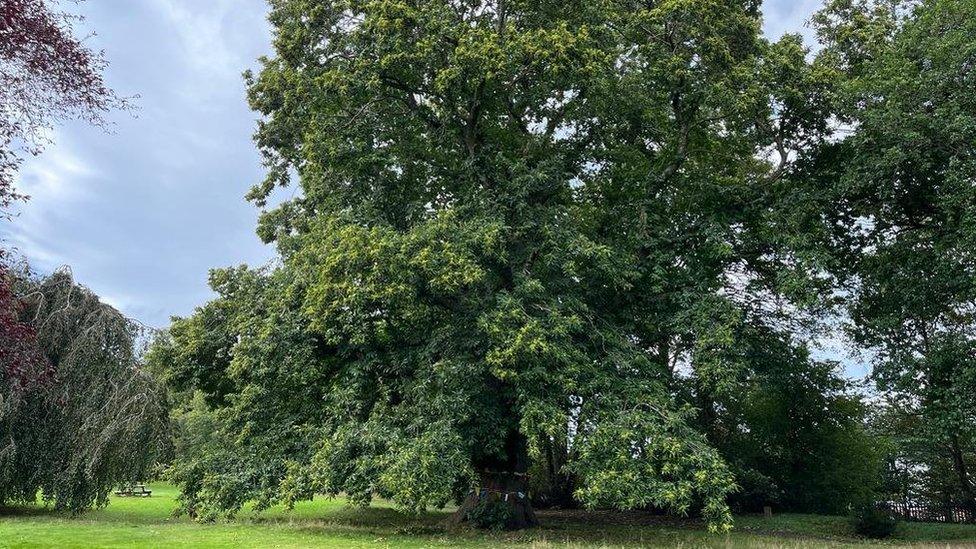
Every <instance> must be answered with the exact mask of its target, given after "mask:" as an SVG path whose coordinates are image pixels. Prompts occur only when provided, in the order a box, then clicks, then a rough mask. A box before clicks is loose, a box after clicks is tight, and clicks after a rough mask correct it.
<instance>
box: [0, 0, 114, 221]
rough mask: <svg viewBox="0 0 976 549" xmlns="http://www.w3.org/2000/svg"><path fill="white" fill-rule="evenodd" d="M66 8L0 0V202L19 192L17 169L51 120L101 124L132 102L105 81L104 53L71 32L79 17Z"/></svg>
mask: <svg viewBox="0 0 976 549" xmlns="http://www.w3.org/2000/svg"><path fill="white" fill-rule="evenodd" d="M75 3H77V2H75ZM64 7H65V6H63V5H62V3H61V2H60V1H59V0H0V209H3V208H6V207H7V206H10V204H11V201H12V200H16V199H17V198H18V197H19V195H18V194H17V193H16V192H15V190H14V187H13V179H14V175H15V173H16V170H17V168H18V166H19V165H20V163H21V161H22V159H23V156H24V155H25V154H28V155H36V154H39V153H40V151H41V150H42V149H43V147H44V145H45V144H46V143H47V142H48V140H49V139H50V137H49V130H50V129H51V128H52V127H53V125H54V124H56V123H58V122H62V121H64V120H68V119H81V120H85V121H87V122H89V123H91V124H93V125H95V126H99V127H106V126H107V120H106V119H105V115H106V114H107V113H108V112H110V111H112V110H117V109H123V110H124V109H128V108H129V107H130V103H129V101H128V99H127V98H124V97H120V96H119V95H117V94H116V93H115V92H114V91H113V90H112V89H111V88H109V87H108V86H107V85H106V83H105V79H104V76H103V71H104V69H105V66H106V63H105V58H104V56H103V55H102V52H100V51H94V50H92V49H90V48H89V47H87V46H86V44H85V42H84V39H85V38H86V36H84V35H79V34H78V33H77V32H76V28H75V27H76V26H77V25H78V24H79V23H81V22H82V21H83V19H82V17H81V16H79V15H74V14H72V13H69V12H67V11H65V10H64V9H63V8H64Z"/></svg>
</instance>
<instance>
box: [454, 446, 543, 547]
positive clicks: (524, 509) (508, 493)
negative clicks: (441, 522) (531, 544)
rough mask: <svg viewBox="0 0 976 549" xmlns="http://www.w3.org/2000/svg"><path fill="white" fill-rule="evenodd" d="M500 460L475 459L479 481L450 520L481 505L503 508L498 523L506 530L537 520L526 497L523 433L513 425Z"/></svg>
mask: <svg viewBox="0 0 976 549" xmlns="http://www.w3.org/2000/svg"><path fill="white" fill-rule="evenodd" d="M505 449H506V452H505V454H506V456H505V459H504V460H492V462H490V463H480V464H479V463H476V464H475V465H476V466H479V467H482V468H483V470H482V472H481V473H480V478H479V484H478V486H476V487H474V488H473V489H472V490H471V492H469V493H468V495H467V496H465V498H464V501H463V502H462V503H461V506H460V507H459V508H458V510H457V512H456V513H454V516H453V517H452V522H453V523H454V524H461V523H463V522H468V521H470V520H471V519H472V513H475V515H477V514H478V511H477V510H478V509H479V508H481V507H487V506H492V507H496V508H500V509H507V512H506V513H505V521H504V524H503V525H502V526H503V527H504V528H505V529H506V530H520V529H523V528H530V527H532V526H536V525H538V524H539V520H538V519H537V518H536V516H535V511H533V509H532V502H531V499H530V497H529V483H528V480H529V477H528V467H529V453H528V443H527V441H526V439H525V436H524V435H522V433H520V432H518V430H517V429H513V430H512V432H511V433H510V434H509V436H508V440H506V441H505Z"/></svg>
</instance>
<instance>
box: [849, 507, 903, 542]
mask: <svg viewBox="0 0 976 549" xmlns="http://www.w3.org/2000/svg"><path fill="white" fill-rule="evenodd" d="M851 523H852V525H853V527H854V532H855V533H857V535H859V536H864V537H866V538H873V539H884V538H887V537H889V536H891V535H892V534H894V533H895V528H896V527H897V526H898V518H897V517H896V516H895V515H894V513H892V512H891V509H889V508H888V506H886V505H883V504H874V503H871V504H867V505H862V506H860V507H857V508H855V509H854V513H853V514H852V516H851Z"/></svg>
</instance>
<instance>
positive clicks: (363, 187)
mask: <svg viewBox="0 0 976 549" xmlns="http://www.w3.org/2000/svg"><path fill="white" fill-rule="evenodd" d="M270 20H271V23H272V25H273V29H274V45H275V55H274V56H273V57H271V58H268V59H264V60H262V65H263V67H262V69H261V71H260V72H259V73H257V74H250V75H248V76H247V80H248V84H249V97H250V101H251V105H252V107H253V108H254V109H255V110H256V111H258V112H259V113H261V114H262V119H261V121H260V123H259V128H258V131H257V134H256V141H257V143H258V146H259V147H260V149H261V151H262V153H263V154H264V156H265V159H266V164H267V167H268V177H267V179H266V180H265V181H264V182H263V183H261V184H259V185H257V186H256V187H254V189H252V191H251V193H250V194H249V198H250V199H252V200H253V201H255V202H256V203H257V204H258V205H261V206H265V205H266V204H267V203H268V200H269V197H270V196H271V194H272V192H273V190H274V188H275V187H276V186H279V185H293V184H296V183H294V182H297V185H298V186H299V188H300V190H301V192H300V193H299V194H298V196H296V197H295V198H293V199H290V200H287V201H285V202H283V203H280V204H277V205H275V206H274V207H273V208H272V209H270V210H269V211H267V212H266V213H265V214H264V215H262V218H261V221H260V223H259V229H258V231H259V234H260V235H261V236H262V238H264V239H265V240H267V241H269V242H275V243H276V244H277V247H278V250H279V251H280V254H281V263H280V265H278V266H276V267H273V268H270V269H263V270H250V269H246V268H238V269H225V270H218V271H215V272H214V273H213V274H212V277H211V284H212V287H213V288H214V289H215V291H217V293H218V294H219V297H218V298H217V299H216V300H214V301H212V302H211V303H208V304H207V305H205V306H203V307H201V308H200V309H199V310H198V311H197V312H196V313H195V314H194V315H193V316H191V317H189V318H186V319H177V320H176V321H174V324H173V326H172V327H171V330H170V332H169V337H168V338H166V339H164V340H163V341H161V342H160V343H159V345H158V346H157V347H156V348H155V349H154V351H153V355H152V361H153V363H154V364H159V365H160V366H159V368H160V369H161V370H162V371H165V372H166V374H165V375H166V376H167V377H168V378H169V380H170V382H171V383H172V384H173V386H174V387H175V388H176V389H177V390H180V391H188V392H192V391H197V392H198V395H199V399H195V398H194V399H191V398H189V397H188V398H187V400H186V402H187V406H188V408H187V410H188V411H187V415H186V416H185V417H186V423H185V425H184V427H185V429H186V430H187V432H188V433H193V432H196V433H197V435H192V434H191V435H187V437H188V438H187V448H188V453H187V455H186V456H185V457H183V458H180V459H178V460H177V463H176V464H175V465H174V477H175V478H177V479H178V480H179V481H180V484H181V488H183V496H182V497H183V498H184V499H183V503H184V507H185V508H186V510H188V511H190V512H193V513H197V514H201V515H203V516H214V515H216V514H219V513H222V512H233V511H235V510H236V509H239V508H240V507H241V505H242V504H243V503H244V502H245V501H247V500H251V499H254V500H257V501H259V502H262V504H270V503H272V502H275V501H293V500H295V499H297V498H307V497H310V496H311V495H312V494H313V493H327V494H339V493H345V494H347V495H348V496H349V497H350V498H351V499H352V500H353V501H356V502H360V503H366V502H368V501H369V499H370V498H371V497H372V496H373V495H374V494H379V495H382V496H386V497H390V498H392V499H393V500H394V501H395V502H397V503H399V504H400V505H402V506H404V507H406V508H409V509H420V508H423V507H427V506H440V505H443V504H444V503H446V502H447V501H448V500H450V499H452V498H461V497H462V496H463V495H464V494H465V493H466V492H467V491H468V490H469V488H470V486H471V485H472V483H474V484H479V485H480V486H481V487H482V488H484V487H486V486H487V487H489V488H490V489H494V490H498V487H497V486H495V485H494V484H492V481H491V480H490V479H489V478H486V475H493V474H498V473H505V474H509V475H515V476H516V478H521V477H519V475H522V474H524V473H526V472H527V471H528V470H529V469H530V468H531V467H533V464H538V463H539V462H541V461H543V460H544V459H545V456H547V455H552V452H551V450H552V448H553V447H555V448H558V449H559V453H560V454H561V455H560V460H561V461H562V462H564V465H563V466H561V467H559V469H560V471H561V472H564V473H568V474H571V475H572V477H573V479H574V480H573V483H574V488H575V489H574V490H573V496H574V497H575V498H576V499H577V500H578V501H581V502H583V503H584V504H587V505H591V506H611V507H616V508H624V509H626V508H637V507H647V506H656V507H660V508H665V509H670V510H672V511H674V512H679V513H684V512H689V511H690V510H693V509H694V510H701V511H702V512H703V513H704V515H705V517H706V518H707V519H708V521H709V524H710V526H711V527H712V528H714V529H724V528H727V527H728V526H729V525H730V514H729V509H728V506H727V503H726V496H727V495H728V494H729V493H730V492H731V491H732V490H733V489H734V488H735V487H736V484H735V480H734V479H733V476H732V474H731V472H730V469H729V467H728V465H727V463H726V460H725V459H723V457H722V456H721V455H720V453H719V451H717V450H716V448H715V446H714V445H713V444H710V442H709V433H713V432H715V429H717V423H718V418H717V413H718V412H719V411H720V410H719V408H720V406H719V405H717V404H716V402H717V401H718V399H720V398H722V395H727V394H730V392H732V391H734V390H735V389H736V388H737V387H739V386H740V385H739V383H741V382H742V380H744V379H746V378H748V377H749V374H748V372H749V371H752V368H755V367H757V363H755V362H753V360H755V359H756V358H757V357H758V354H759V353H756V352H754V351H755V350H756V349H757V348H758V347H756V346H757V345H761V344H762V342H763V340H764V338H766V339H768V340H770V341H778V342H779V344H780V345H785V346H786V348H794V347H795V348H796V349H798V351H797V352H799V353H800V356H803V357H805V356H806V355H805V354H804V353H803V351H802V346H803V343H802V339H797V338H794V337H792V336H791V334H790V332H789V331H787V329H788V328H791V329H792V328H796V329H799V327H800V326H808V325H810V323H809V322H808V320H809V318H808V316H807V315H806V314H805V313H804V311H807V312H808V311H810V310H812V307H814V306H817V305H819V300H817V299H815V296H816V295H817V294H816V291H817V289H819V288H820V287H821V286H822V284H823V280H822V277H818V276H816V274H817V273H816V272H815V269H814V266H811V265H809V263H808V257H805V256H803V255H800V254H798V253H796V251H795V246H793V242H792V238H791V237H790V234H791V232H792V231H791V230H792V229H793V228H794V227H792V226H791V225H790V224H791V223H793V222H794V220H795V218H794V217H793V216H791V215H786V214H785V213H784V204H785V203H786V201H785V199H784V193H786V192H788V191H790V189H788V188H787V187H786V184H785V180H784V178H783V176H784V174H785V173H786V172H787V171H788V170H789V169H790V166H791V163H792V161H793V159H794V158H795V157H796V152H797V151H799V150H802V149H805V148H808V147H810V146H812V145H813V144H815V143H818V142H819V141H820V140H822V139H823V138H824V137H825V136H826V135H827V133H828V124H827V116H828V114H829V109H828V105H829V96H828V92H829V84H830V81H829V76H830V74H831V73H830V71H829V70H828V69H829V67H823V66H821V65H819V64H816V63H808V62H807V60H806V53H807V52H806V50H805V49H804V47H803V45H802V42H801V40H800V39H799V37H798V36H794V35H787V36H785V37H784V38H783V39H782V40H780V41H778V42H776V43H770V42H768V41H767V40H765V39H764V38H763V37H762V36H761V32H760V27H761V15H760V12H759V5H758V2H751V1H733V0H689V1H683V2H638V1H624V0H622V1H614V2H590V1H578V2H570V3H569V4H567V3H566V2H547V1H544V2H518V1H510V0H491V1H483V2H466V1H465V2H459V1H448V0H439V1H431V2H406V1H384V2H362V1H356V0H352V1H342V2H318V1H307V0H282V1H275V2H272V12H271V16H270ZM788 206H789V207H793V204H789V205H788ZM811 255H812V254H811ZM770 303H772V305H770ZM749 334H753V335H752V336H750V335H749ZM799 360H800V361H801V362H802V361H805V360H807V359H806V358H801V359H799ZM188 394H189V393H188ZM191 408H192V410H191ZM195 429H198V430H203V431H205V432H209V433H210V435H207V436H201V435H200V433H201V431H194V430H195ZM512 486H515V488H513V487H512ZM520 486H522V484H519V483H518V482H515V483H514V484H512V483H508V484H506V487H505V488H502V489H501V491H504V492H505V493H506V496H507V495H512V496H515V495H518V496H519V497H522V494H523V492H522V488H520ZM492 487H493V488H492ZM509 490H511V492H509ZM506 500H507V497H506Z"/></svg>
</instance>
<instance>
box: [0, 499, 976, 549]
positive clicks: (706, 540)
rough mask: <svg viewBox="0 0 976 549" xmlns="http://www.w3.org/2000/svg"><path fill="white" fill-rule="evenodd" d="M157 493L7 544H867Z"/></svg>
mask: <svg viewBox="0 0 976 549" xmlns="http://www.w3.org/2000/svg"><path fill="white" fill-rule="evenodd" d="M152 490H153V496H152V497H151V498H113V499H112V502H111V504H110V505H109V506H108V507H107V508H105V509H101V510H99V511H94V512H91V513H88V514H85V515H83V516H81V517H77V518H72V517H69V516H65V515H61V514H58V513H54V512H51V511H49V510H46V509H44V508H40V507H27V508H17V509H7V510H6V511H4V513H3V514H2V515H0V547H59V548H73V547H152V548H156V547H194V548H196V547H262V548H264V547H500V546H504V547H512V546H518V547H540V548H544V547H797V548H800V547H824V546H828V547H845V546H851V545H856V544H859V543H863V542H862V541H860V540H857V539H856V538H854V537H852V536H851V533H850V529H849V527H848V525H847V522H846V520H845V519H844V518H842V517H822V516H814V515H778V516H775V517H773V518H772V519H763V518H762V517H754V516H743V517H739V518H738V519H737V521H736V530H735V531H734V532H733V533H731V534H729V535H710V534H708V533H707V532H705V531H703V530H702V528H701V525H700V524H698V523H696V522H694V521H681V520H674V519H664V518H661V517H652V516H648V515H646V514H643V513H603V512H597V513H587V512H581V511H567V512H542V513H540V518H541V520H542V521H543V526H542V527H540V528H536V529H533V530H530V531H525V532H517V533H484V532H477V531H472V530H469V529H461V530H453V531H449V530H446V529H445V526H444V519H445V517H446V516H447V513H430V514H427V515H424V516H420V517H417V516H413V515H406V514H402V513H399V512H397V511H395V510H393V509H391V508H389V507H387V506H383V505H378V506H376V507H373V508H370V509H365V510H363V509H355V508H350V507H347V506H346V504H345V502H344V501H342V500H330V499H325V498H322V499H316V500H315V501H311V502H305V503H302V504H300V505H298V506H297V507H296V509H295V510H294V511H286V510H284V509H271V510H268V511H265V512H263V513H259V514H256V513H252V512H244V513H241V514H240V515H239V516H238V518H237V519H235V520H233V521H224V522H217V523H214V524H198V523H195V522H193V521H191V520H189V519H187V518H185V517H184V518H174V517H173V516H172V510H173V506H174V498H175V497H176V490H175V489H174V488H172V487H170V486H166V485H155V486H152ZM887 544H890V545H903V546H914V547H922V546H928V547H947V546H966V545H971V546H974V547H976V526H960V525H935V524H902V525H901V526H900V527H899V531H898V534H897V538H896V539H894V540H891V541H889V542H887Z"/></svg>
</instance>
